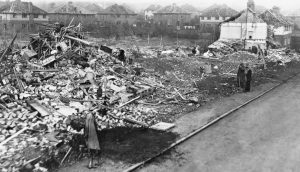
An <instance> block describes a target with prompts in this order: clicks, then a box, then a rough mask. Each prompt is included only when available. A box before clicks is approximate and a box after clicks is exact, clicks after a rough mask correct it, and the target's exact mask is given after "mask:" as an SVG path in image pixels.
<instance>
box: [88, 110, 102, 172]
mask: <svg viewBox="0 0 300 172" xmlns="http://www.w3.org/2000/svg"><path fill="white" fill-rule="evenodd" d="M84 136H85V140H86V145H87V148H88V150H89V154H90V160H89V164H88V168H89V169H91V168H95V166H98V165H100V157H99V154H100V143H99V139H98V130H97V125H96V121H95V117H94V115H93V114H92V113H87V114H86V121H85V129H84ZM97 155H98V158H97V160H98V163H97V164H95V166H94V163H93V161H94V158H95V156H97Z"/></svg>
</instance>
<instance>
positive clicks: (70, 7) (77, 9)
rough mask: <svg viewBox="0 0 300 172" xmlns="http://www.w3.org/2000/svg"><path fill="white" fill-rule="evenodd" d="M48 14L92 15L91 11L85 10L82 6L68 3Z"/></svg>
mask: <svg viewBox="0 0 300 172" xmlns="http://www.w3.org/2000/svg"><path fill="white" fill-rule="evenodd" d="M49 12H50V13H71V14H93V12H92V10H87V9H86V8H84V6H81V5H77V4H74V3H72V2H68V3H67V4H64V5H61V6H59V7H57V8H55V9H52V10H50V11H49Z"/></svg>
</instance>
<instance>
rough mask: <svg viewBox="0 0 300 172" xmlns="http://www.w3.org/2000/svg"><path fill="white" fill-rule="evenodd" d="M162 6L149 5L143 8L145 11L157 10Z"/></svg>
mask: <svg viewBox="0 0 300 172" xmlns="http://www.w3.org/2000/svg"><path fill="white" fill-rule="evenodd" d="M161 8H162V6H160V5H153V4H152V5H150V6H149V7H148V8H146V9H145V11H158V10H159V9H161Z"/></svg>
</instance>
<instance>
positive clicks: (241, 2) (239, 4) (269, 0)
mask: <svg viewBox="0 0 300 172" xmlns="http://www.w3.org/2000/svg"><path fill="white" fill-rule="evenodd" d="M26 1H30V0H26ZM31 1H32V2H38V3H41V2H43V3H48V2H49V3H50V2H56V1H62V0H31ZM68 1H90V2H95V3H97V4H105V2H109V3H113V2H115V3H118V4H122V3H127V4H129V5H132V6H133V8H137V9H144V8H147V6H148V5H150V4H159V5H162V6H164V5H169V4H172V3H176V4H178V5H182V4H186V3H187V4H191V5H193V6H195V7H197V8H206V7H208V6H210V5H212V4H215V3H217V4H224V3H225V4H227V5H228V6H230V7H232V8H234V9H236V10H240V9H243V8H245V7H246V3H247V0H66V1H64V2H68ZM254 2H255V4H257V5H263V6H265V7H267V8H271V7H272V6H274V5H276V6H279V7H280V8H281V9H282V10H283V11H287V12H289V11H291V10H296V9H299V10H300V0H254Z"/></svg>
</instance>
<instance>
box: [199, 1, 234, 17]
mask: <svg viewBox="0 0 300 172" xmlns="http://www.w3.org/2000/svg"><path fill="white" fill-rule="evenodd" d="M236 14H238V12H237V11H236V10H234V9H232V8H230V7H229V6H227V5H226V4H222V5H220V4H214V5H212V6H210V7H208V8H206V9H205V10H203V11H202V14H201V16H203V17H218V16H221V17H230V16H234V15H236Z"/></svg>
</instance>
